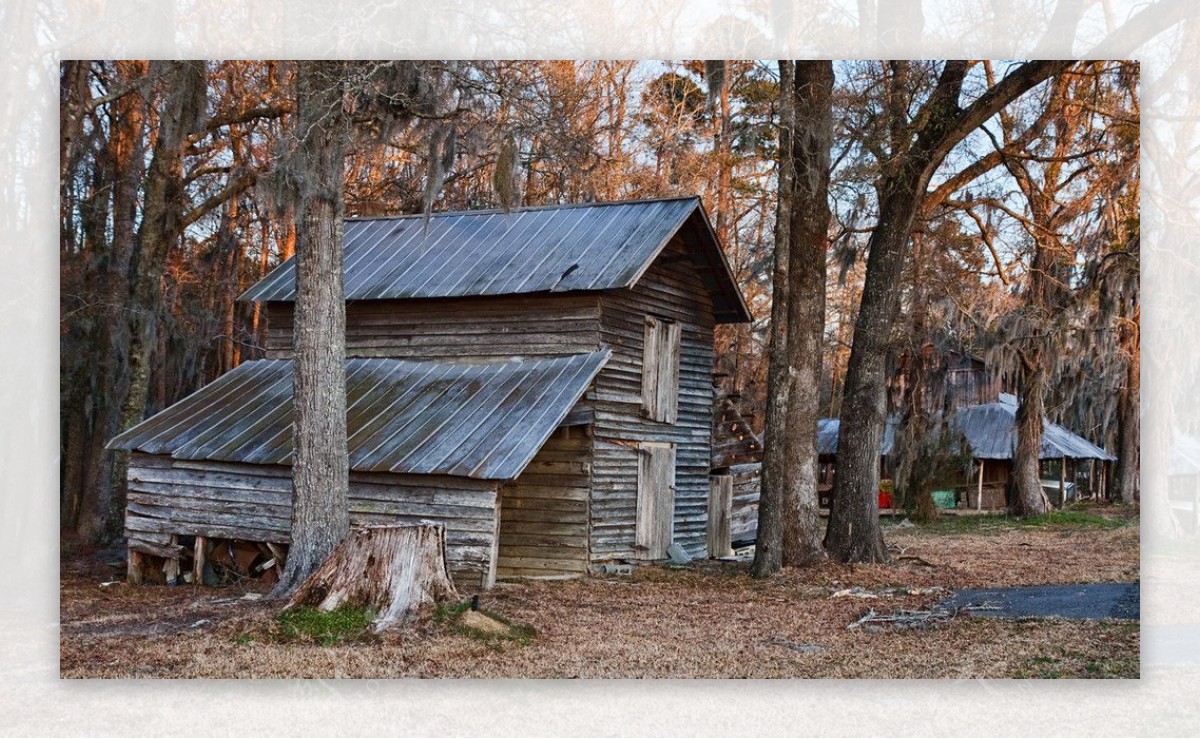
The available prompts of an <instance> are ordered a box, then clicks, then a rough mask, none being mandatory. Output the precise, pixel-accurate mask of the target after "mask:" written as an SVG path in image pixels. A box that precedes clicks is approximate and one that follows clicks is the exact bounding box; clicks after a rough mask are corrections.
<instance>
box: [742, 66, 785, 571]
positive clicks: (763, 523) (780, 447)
mask: <svg viewBox="0 0 1200 739" xmlns="http://www.w3.org/2000/svg"><path fill="white" fill-rule="evenodd" d="M794 76H795V65H794V64H793V63H792V62H791V61H789V60H786V59H785V60H780V62H779V79H780V85H779V162H778V167H779V172H778V176H777V184H776V189H777V193H778V194H777V202H776V207H775V268H774V273H773V275H772V280H771V333H770V338H769V339H768V349H767V351H768V354H767V417H766V426H765V428H764V429H763V465H762V482H761V487H760V490H759V501H758V529H757V532H756V533H755V539H754V562H753V564H752V565H751V568H750V571H751V573H752V574H753V575H754V576H755V577H767V576H768V575H771V574H773V573H776V572H778V571H779V570H780V568H782V567H783V504H784V486H785V484H786V482H785V481H786V478H785V474H784V469H785V462H784V449H785V447H786V445H787V438H788V433H787V411H788V397H787V388H788V354H787V348H788V324H789V321H788V297H789V296H788V290H789V287H790V282H791V281H790V278H789V274H790V270H791V258H790V247H791V236H790V234H791V226H792V198H791V197H790V193H791V192H792V181H793V178H794V171H795V170H794V168H795V161H794V160H793V157H792V140H793V137H794V133H795V126H796V120H795V110H796V96H795V87H794V86H793V85H790V84H785V83H784V81H785V80H790V79H793V78H794Z"/></svg>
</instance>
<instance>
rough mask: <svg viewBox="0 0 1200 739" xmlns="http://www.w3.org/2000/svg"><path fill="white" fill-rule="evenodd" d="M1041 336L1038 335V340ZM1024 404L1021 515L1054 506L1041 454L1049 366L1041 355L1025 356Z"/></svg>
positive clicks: (1018, 455) (1016, 465)
mask: <svg viewBox="0 0 1200 739" xmlns="http://www.w3.org/2000/svg"><path fill="white" fill-rule="evenodd" d="M1036 340H1037V339H1036V338H1035V341H1036ZM1022 365H1023V378H1022V382H1021V396H1020V405H1019V406H1018V407H1017V448H1016V451H1015V452H1014V453H1013V478H1014V480H1015V482H1016V485H1017V515H1019V516H1040V515H1042V514H1044V513H1045V512H1046V511H1047V510H1048V509H1049V508H1050V501H1049V500H1047V498H1046V492H1045V491H1044V490H1042V475H1041V462H1040V461H1039V460H1040V456H1041V451H1042V417H1043V416H1044V415H1045V393H1046V369H1045V367H1043V366H1042V362H1041V355H1040V354H1037V355H1034V356H1032V357H1030V358H1029V359H1028V360H1024V359H1023V360H1022Z"/></svg>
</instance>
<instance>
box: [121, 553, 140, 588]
mask: <svg viewBox="0 0 1200 739" xmlns="http://www.w3.org/2000/svg"><path fill="white" fill-rule="evenodd" d="M143 563H144V559H143V556H142V553H141V552H139V551H138V550H136V549H133V548H132V547H131V548H130V549H129V553H128V559H127V560H126V564H125V581H126V582H128V583H129V584H130V585H141V584H142V566H143Z"/></svg>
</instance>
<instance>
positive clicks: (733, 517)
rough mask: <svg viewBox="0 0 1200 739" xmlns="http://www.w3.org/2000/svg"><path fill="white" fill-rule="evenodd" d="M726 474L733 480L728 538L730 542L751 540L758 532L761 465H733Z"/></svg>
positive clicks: (756, 463) (753, 463) (755, 463)
mask: <svg viewBox="0 0 1200 739" xmlns="http://www.w3.org/2000/svg"><path fill="white" fill-rule="evenodd" d="M726 474H728V475H729V476H730V477H732V478H733V511H732V513H731V514H730V518H729V537H730V539H731V540H732V541H747V540H750V539H753V538H754V535H755V533H756V532H757V531H758V498H759V495H760V494H761V492H762V463H761V462H752V463H750V464H739V465H734V466H733V467H730V468H729V470H728V472H727V473H726Z"/></svg>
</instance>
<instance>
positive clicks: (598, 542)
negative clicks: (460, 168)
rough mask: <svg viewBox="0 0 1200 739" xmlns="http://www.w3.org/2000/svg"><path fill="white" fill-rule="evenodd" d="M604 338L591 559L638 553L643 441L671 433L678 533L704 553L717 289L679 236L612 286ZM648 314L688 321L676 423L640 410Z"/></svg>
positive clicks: (594, 397)
mask: <svg viewBox="0 0 1200 739" xmlns="http://www.w3.org/2000/svg"><path fill="white" fill-rule="evenodd" d="M600 312H601V318H600V321H601V340H602V341H603V342H604V344H605V345H606V346H608V347H610V348H611V349H612V350H613V356H612V358H611V359H609V360H608V364H606V365H605V367H604V369H602V370H601V371H600V374H599V375H598V376H597V377H596V382H595V387H594V388H593V389H592V390H590V391H589V393H588V395H587V396H586V398H587V402H588V403H589V404H590V405H591V406H592V407H593V408H594V411H595V427H594V428H595V435H596V446H595V459H594V460H593V463H592V487H593V493H592V508H591V531H592V534H591V542H592V546H591V560H592V562H593V563H595V562H601V561H604V560H608V559H617V558H622V559H633V558H638V557H639V556H640V553H639V552H637V551H636V550H635V549H634V546H633V544H634V534H635V524H636V520H637V484H638V450H637V445H638V442H641V441H658V442H672V443H674V444H675V445H676V450H675V465H676V467H675V515H674V541H675V542H676V543H678V544H680V545H681V546H683V548H684V549H686V550H687V551H688V553H689V554H691V555H692V556H696V557H701V556H704V553H705V547H706V528H705V524H706V520H707V508H708V472H709V465H710V461H711V456H712V455H711V451H712V449H711V443H712V440H711V434H712V405H713V389H712V372H713V326H714V324H715V321H714V318H713V309H712V298H711V297H710V295H709V293H708V291H707V289H706V288H705V287H704V284H703V283H702V282H701V279H700V275H699V273H698V272H697V271H696V269H695V268H694V267H693V266H692V265H691V261H690V257H689V256H688V255H687V251H686V249H685V248H684V246H683V244H682V243H681V242H680V241H678V238H677V239H676V240H675V241H673V242H672V243H671V244H670V245H668V246H667V248H666V249H665V250H664V252H663V254H662V255H661V256H660V257H659V258H658V259H657V260H656V261H655V263H654V264H653V265H651V267H650V269H648V270H647V272H646V273H645V274H644V275H643V276H642V278H641V279H640V280H639V281H638V284H637V285H636V286H635V287H634V288H633V289H631V290H615V291H611V292H607V293H604V294H603V296H602V297H601V303H600ZM647 315H650V316H655V317H658V318H667V319H671V320H674V321H677V322H678V323H679V324H680V325H681V327H682V339H681V352H680V365H679V413H678V418H677V420H676V422H675V423H673V424H668V423H659V422H656V421H651V420H649V419H648V418H646V417H645V416H644V415H643V412H642V349H643V343H644V337H645V318H646V316H647Z"/></svg>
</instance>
